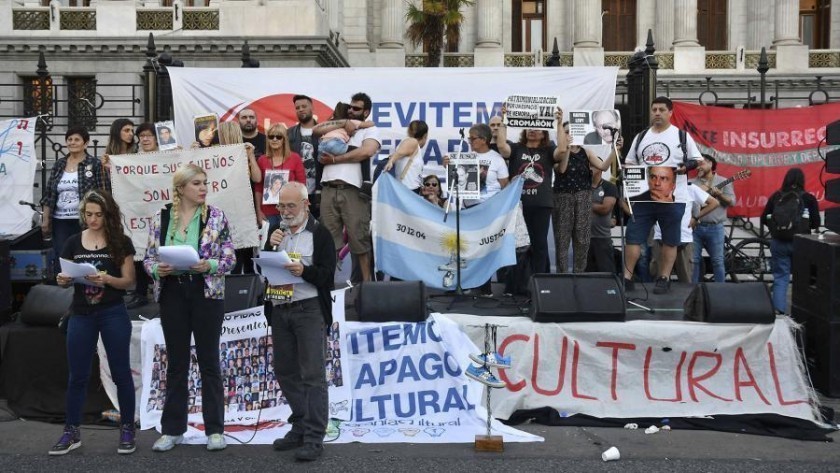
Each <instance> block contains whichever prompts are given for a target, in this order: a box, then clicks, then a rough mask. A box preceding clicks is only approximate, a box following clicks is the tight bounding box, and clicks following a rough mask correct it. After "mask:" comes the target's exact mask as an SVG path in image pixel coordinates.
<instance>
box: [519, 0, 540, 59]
mask: <svg viewBox="0 0 840 473" xmlns="http://www.w3.org/2000/svg"><path fill="white" fill-rule="evenodd" d="M545 2H546V0H513V9H512V11H513V23H512V26H513V31H512V41H513V44H512V45H511V49H512V50H513V51H514V52H533V51H537V50H542V51H545V50H546V31H545V30H546V28H545V25H546V15H545Z"/></svg>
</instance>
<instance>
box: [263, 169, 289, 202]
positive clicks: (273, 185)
mask: <svg viewBox="0 0 840 473" xmlns="http://www.w3.org/2000/svg"><path fill="white" fill-rule="evenodd" d="M287 182H289V170H288V169H269V170H267V171H266V172H265V176H263V183H264V186H263V198H262V203H263V205H277V204H279V203H280V189H281V188H282V187H283V185H284V184H285V183H287Z"/></svg>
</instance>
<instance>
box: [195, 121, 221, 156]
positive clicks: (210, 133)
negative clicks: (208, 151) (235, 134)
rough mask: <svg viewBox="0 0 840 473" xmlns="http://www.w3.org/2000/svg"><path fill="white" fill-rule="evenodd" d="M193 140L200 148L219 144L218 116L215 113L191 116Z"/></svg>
mask: <svg viewBox="0 0 840 473" xmlns="http://www.w3.org/2000/svg"><path fill="white" fill-rule="evenodd" d="M193 125H194V127H195V141H196V142H198V145H199V146H200V147H201V148H208V147H210V146H216V145H218V144H219V117H218V116H216V114H215V113H212V114H203V115H196V116H195V117H193Z"/></svg>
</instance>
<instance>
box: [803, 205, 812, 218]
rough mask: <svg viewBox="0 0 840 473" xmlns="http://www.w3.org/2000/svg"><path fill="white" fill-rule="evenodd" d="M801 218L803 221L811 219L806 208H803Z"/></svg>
mask: <svg viewBox="0 0 840 473" xmlns="http://www.w3.org/2000/svg"><path fill="white" fill-rule="evenodd" d="M802 218H803V219H805V220H810V219H811V211H810V210H808V207H805V210H804V211H803V212H802Z"/></svg>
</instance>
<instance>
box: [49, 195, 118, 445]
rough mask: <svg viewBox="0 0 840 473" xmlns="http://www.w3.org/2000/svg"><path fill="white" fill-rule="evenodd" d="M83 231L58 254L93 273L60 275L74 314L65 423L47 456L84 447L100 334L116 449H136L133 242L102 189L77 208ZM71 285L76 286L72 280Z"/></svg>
mask: <svg viewBox="0 0 840 473" xmlns="http://www.w3.org/2000/svg"><path fill="white" fill-rule="evenodd" d="M79 208H80V213H81V220H82V224H83V226H84V230H82V232H81V233H77V234H75V235H72V236H71V237H70V238H68V239H67V242H66V243H65V244H64V248H63V250H62V252H61V258H62V259H65V260H69V261H71V262H73V263H78V264H82V263H87V264H91V265H93V266H94V267H95V268H96V269H97V272H96V273H94V274H90V275H87V276H85V277H84V278H83V279H80V278H76V279H75V280H74V279H73V278H72V277H70V276H68V275H67V274H65V273H63V272H62V273H58V275H57V276H56V282H57V283H58V285H59V286H62V287H68V286H70V285H71V284H73V285H74V293H73V305H72V306H71V313H72V317H70V320H69V321H68V323H67V365H68V368H69V370H70V377H69V378H70V379H69V381H68V383H67V395H66V403H67V408H66V422H65V424H66V425H65V426H64V433H63V434H62V436H61V438H60V439H59V441H58V442H57V443H56V444H55V446H53V448H52V449H50V452H49V453H50V455H64V454H65V453H68V452H70V451H72V450H75V449H76V448H78V447H80V446H81V445H82V441H81V436H80V433H79V424H80V423H81V420H82V419H81V417H82V406H83V405H84V402H85V391H86V390H87V383H88V378H90V367H91V361H92V359H93V355H94V354H95V353H96V343H97V341H98V339H99V337H100V335H101V336H102V343H103V344H104V345H105V352H106V353H107V355H108V366H109V367H110V369H111V377H112V378H113V379H114V384H116V385H117V399H118V401H119V402H118V404H119V408H120V419H121V420H122V425H121V426H120V441H119V446H118V448H117V453H123V454H126V453H132V452H134V448H135V446H134V403H135V399H134V380H133V379H132V377H131V367H130V365H129V346H130V342H131V320H130V319H129V317H128V312H126V308H125V303H124V302H123V295H125V289H127V288H129V287H131V286H133V285H134V262H133V261H132V259H133V258H132V256H133V255H134V246H133V245H132V244H131V239H129V238H128V237H127V236H126V235H125V231H124V229H123V225H122V218H121V215H120V208H119V206H117V203H116V202H114V199H113V197H111V195H110V194H109V193H107V192H105V191H97V190H92V191H90V192H88V193H86V194H85V195H84V197H83V198H82V202H81V204H80V206H79ZM74 283H75V284H74Z"/></svg>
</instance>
